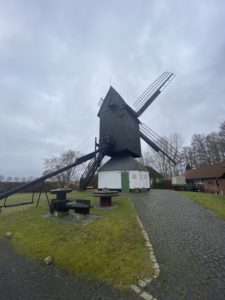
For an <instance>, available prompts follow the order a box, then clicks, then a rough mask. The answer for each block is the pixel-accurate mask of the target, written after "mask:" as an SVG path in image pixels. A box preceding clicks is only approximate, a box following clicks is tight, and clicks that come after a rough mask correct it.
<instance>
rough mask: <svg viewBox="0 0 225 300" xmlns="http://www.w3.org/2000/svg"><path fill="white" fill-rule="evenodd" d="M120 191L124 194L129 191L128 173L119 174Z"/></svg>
mask: <svg viewBox="0 0 225 300" xmlns="http://www.w3.org/2000/svg"><path fill="white" fill-rule="evenodd" d="M121 189H122V192H124V193H128V192H129V190H130V186H129V173H128V172H121Z"/></svg>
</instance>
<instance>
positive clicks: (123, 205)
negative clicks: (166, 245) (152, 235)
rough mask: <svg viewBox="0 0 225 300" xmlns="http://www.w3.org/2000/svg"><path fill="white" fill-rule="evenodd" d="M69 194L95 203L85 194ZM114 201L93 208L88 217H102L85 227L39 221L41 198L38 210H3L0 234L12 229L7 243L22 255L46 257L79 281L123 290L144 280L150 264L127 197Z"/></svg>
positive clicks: (44, 206)
mask: <svg viewBox="0 0 225 300" xmlns="http://www.w3.org/2000/svg"><path fill="white" fill-rule="evenodd" d="M29 196H30V197H31V195H28V194H24V195H23V194H20V195H19V196H18V199H19V198H20V199H22V198H23V199H24V197H29ZM70 196H71V197H70V198H71V199H75V198H81V197H82V198H85V199H90V200H91V202H92V204H95V203H98V199H96V198H92V196H91V194H90V193H88V192H86V193H81V194H80V193H77V192H74V193H71V194H70ZM116 202H117V204H118V207H117V208H115V209H108V210H99V209H95V208H92V209H91V214H94V215H99V216H101V217H100V218H99V219H98V220H97V221H94V222H92V223H89V224H88V225H85V226H78V225H68V224H64V223H62V222H60V221H58V220H55V219H48V218H43V217H42V216H43V215H44V214H46V213H47V212H48V207H47V203H46V201H44V200H42V201H40V206H39V207H38V208H35V207H33V206H25V207H19V208H8V209H5V210H4V211H3V213H2V214H1V215H0V218H1V222H0V235H1V236H2V235H3V234H4V233H5V232H6V231H12V232H13V233H14V236H13V239H12V243H13V244H14V246H15V247H16V249H17V250H18V251H19V252H20V253H22V254H25V255H28V256H31V257H33V258H35V259H43V258H44V257H46V256H49V255H50V256H52V257H53V259H54V262H55V264H56V265H58V266H60V267H62V268H63V269H65V270H68V271H71V272H73V273H75V274H77V275H79V276H81V277H85V278H88V279H93V280H95V279H97V280H102V281H105V282H108V283H111V284H113V285H116V286H117V287H127V286H128V285H130V284H132V283H135V282H136V281H137V280H139V279H143V278H146V277H149V276H150V275H151V274H152V264H151V262H150V260H149V254H148V251H147V249H146V247H145V244H144V239H143V237H142V235H141V232H140V228H139V226H138V224H137V221H136V216H135V212H134V209H133V207H132V205H131V203H130V200H129V198H128V197H117V199H116Z"/></svg>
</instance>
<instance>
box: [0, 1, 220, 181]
mask: <svg viewBox="0 0 225 300" xmlns="http://www.w3.org/2000/svg"><path fill="white" fill-rule="evenodd" d="M224 33H225V1H224V0H221V1H215V0H212V1H205V0H204V1H194V0H189V1H168V0H167V1H166V0H165V1H159V0H157V1H151V0H148V1H147V0H146V1H144V0H133V1H131V0H124V1H121V0H118V1H117V0H113V1H104V0H102V1H91V0H90V1H85V0H84V1H75V0H73V1H72V0H71V1H66V0H61V1H60V0H52V1H48V0H39V1H35V0H33V1H32V0H27V1H25V0H20V1H18V0H14V1H11V0H0V122H1V123H0V144H1V147H0V174H2V175H4V176H13V177H14V176H19V177H22V176H26V177H27V176H39V175H41V173H42V169H43V159H44V158H49V157H51V156H52V155H60V154H61V153H62V152H63V151H64V150H67V149H73V150H76V151H80V152H82V153H84V154H86V153H88V152H90V151H93V148H94V137H95V136H97V135H98V121H99V120H98V118H97V116H96V114H97V112H98V109H99V107H98V101H99V99H100V98H101V97H103V98H104V96H105V95H106V92H107V90H108V89H109V86H110V84H111V85H112V86H113V87H114V88H115V89H116V90H117V91H118V92H119V93H120V94H121V96H122V97H123V98H124V100H125V101H126V102H127V103H128V104H129V105H132V104H133V103H134V102H135V100H136V99H137V98H138V97H139V96H140V94H141V93H142V92H143V90H145V89H146V88H147V86H148V85H149V84H150V83H151V82H152V81H154V80H155V79H156V78H157V77H158V76H159V75H160V74H161V73H163V72H164V71H170V72H173V73H174V74H175V75H176V77H175V78H174V80H173V81H172V83H171V84H170V85H169V86H168V87H167V88H166V89H165V90H164V92H163V93H162V94H161V95H160V96H159V97H158V98H157V99H156V100H155V101H154V103H153V104H152V105H151V106H150V107H149V108H148V110H147V111H146V112H145V113H144V114H143V115H142V116H141V120H142V121H144V122H145V123H146V124H147V125H148V126H150V127H151V128H152V129H153V130H154V131H156V132H157V133H158V134H160V135H162V136H169V135H170V134H172V133H174V132H177V133H179V134H181V135H182V136H183V138H184V140H185V143H186V144H188V143H190V140H191V136H192V134H194V133H209V132H211V131H213V130H216V129H218V127H219V125H220V123H221V122H222V121H224V120H225V96H224V95H225V34H224ZM143 150H145V149H143Z"/></svg>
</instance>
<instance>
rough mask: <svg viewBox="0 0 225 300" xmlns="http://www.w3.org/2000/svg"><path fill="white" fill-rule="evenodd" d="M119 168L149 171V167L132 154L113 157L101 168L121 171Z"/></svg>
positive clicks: (101, 169) (102, 169)
mask: <svg viewBox="0 0 225 300" xmlns="http://www.w3.org/2000/svg"><path fill="white" fill-rule="evenodd" d="M119 170H125V171H129V170H139V171H147V169H146V168H145V167H144V166H143V165H141V164H140V163H139V162H138V161H137V160H136V159H134V158H133V157H131V156H116V157H112V158H111V159H110V160H109V161H108V162H107V163H106V164H104V165H103V166H102V167H101V168H100V169H99V172H101V171H119Z"/></svg>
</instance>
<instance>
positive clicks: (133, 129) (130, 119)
mask: <svg viewBox="0 0 225 300" xmlns="http://www.w3.org/2000/svg"><path fill="white" fill-rule="evenodd" d="M98 117H99V118H100V140H102V139H104V137H106V136H110V137H112V139H113V141H114V143H115V144H114V148H113V150H111V152H110V153H107V154H108V155H110V156H112V155H114V154H117V153H126V154H129V155H131V156H133V157H140V156H141V147H140V133H139V123H140V122H139V120H138V118H137V114H136V113H135V111H134V110H133V109H132V108H131V107H130V106H129V105H127V103H126V102H125V101H124V100H123V98H122V97H121V96H120V95H119V93H117V91H116V90H115V89H114V88H113V87H110V89H109V91H108V93H107V95H106V97H105V99H104V101H103V104H102V106H101V108H100V110H99V113H98Z"/></svg>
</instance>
